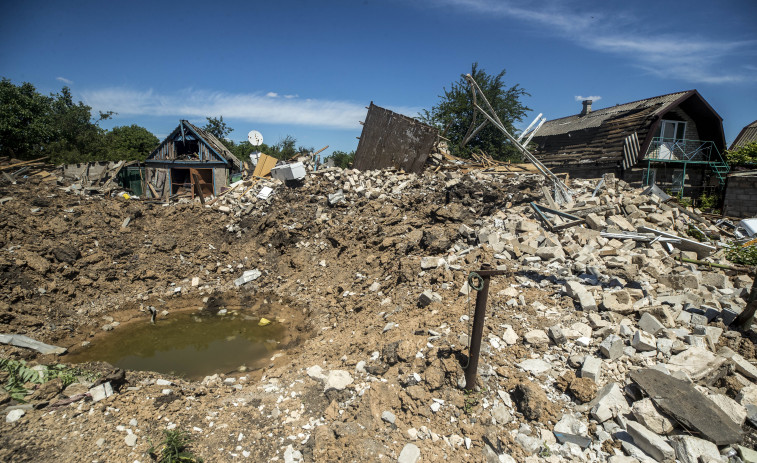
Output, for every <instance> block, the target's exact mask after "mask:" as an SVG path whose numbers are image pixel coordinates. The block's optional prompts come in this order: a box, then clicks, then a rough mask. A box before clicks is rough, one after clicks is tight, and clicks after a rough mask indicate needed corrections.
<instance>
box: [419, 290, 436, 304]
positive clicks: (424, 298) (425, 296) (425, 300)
mask: <svg viewBox="0 0 757 463" xmlns="http://www.w3.org/2000/svg"><path fill="white" fill-rule="evenodd" d="M432 302H442V296H441V295H439V294H438V293H435V292H433V291H431V290H430V289H427V290H425V291H423V292H422V293H421V295H420V296H418V305H419V306H421V307H426V306H427V305H429V304H431V303H432Z"/></svg>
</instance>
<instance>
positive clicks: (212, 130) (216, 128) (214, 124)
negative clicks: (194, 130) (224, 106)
mask: <svg viewBox="0 0 757 463" xmlns="http://www.w3.org/2000/svg"><path fill="white" fill-rule="evenodd" d="M205 119H207V120H208V123H207V124H205V125H204V126H203V127H202V130H204V131H206V132H208V133H209V134H211V135H213V136H214V137H216V138H217V139H219V140H221V141H223V140H224V139H226V135H228V134H230V133H231V132H232V131H233V129H232V128H231V127H229V126H228V125H227V124H226V123H225V122H224V121H223V116H221V117H206V118H205Z"/></svg>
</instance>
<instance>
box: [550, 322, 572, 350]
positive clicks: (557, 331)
mask: <svg viewBox="0 0 757 463" xmlns="http://www.w3.org/2000/svg"><path fill="white" fill-rule="evenodd" d="M547 334H548V335H549V337H550V339H552V342H554V343H555V344H557V345H558V346H559V345H560V344H565V341H567V340H568V338H567V337H566V336H565V333H563V332H562V328H560V327H559V326H557V325H555V326H550V327H549V329H548V330H547Z"/></svg>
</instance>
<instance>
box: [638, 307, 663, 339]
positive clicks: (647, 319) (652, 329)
mask: <svg viewBox="0 0 757 463" xmlns="http://www.w3.org/2000/svg"><path fill="white" fill-rule="evenodd" d="M639 328H641V329H642V330H644V331H646V332H647V333H649V334H651V335H656V334H657V333H659V332H660V331H662V330H664V329H665V325H663V324H662V323H660V321H659V320H657V318H655V316H654V315H652V314H650V313H649V312H644V314H643V315H642V316H641V319H640V320H639Z"/></svg>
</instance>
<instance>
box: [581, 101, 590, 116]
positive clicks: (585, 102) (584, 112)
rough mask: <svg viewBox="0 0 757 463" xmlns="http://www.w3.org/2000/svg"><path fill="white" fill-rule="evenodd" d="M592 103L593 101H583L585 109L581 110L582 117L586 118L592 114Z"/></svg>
mask: <svg viewBox="0 0 757 463" xmlns="http://www.w3.org/2000/svg"><path fill="white" fill-rule="evenodd" d="M591 103H592V101H591V100H584V101H583V104H584V109H582V110H581V115H582V116H585V115H587V114H589V113H590V112H591Z"/></svg>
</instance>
